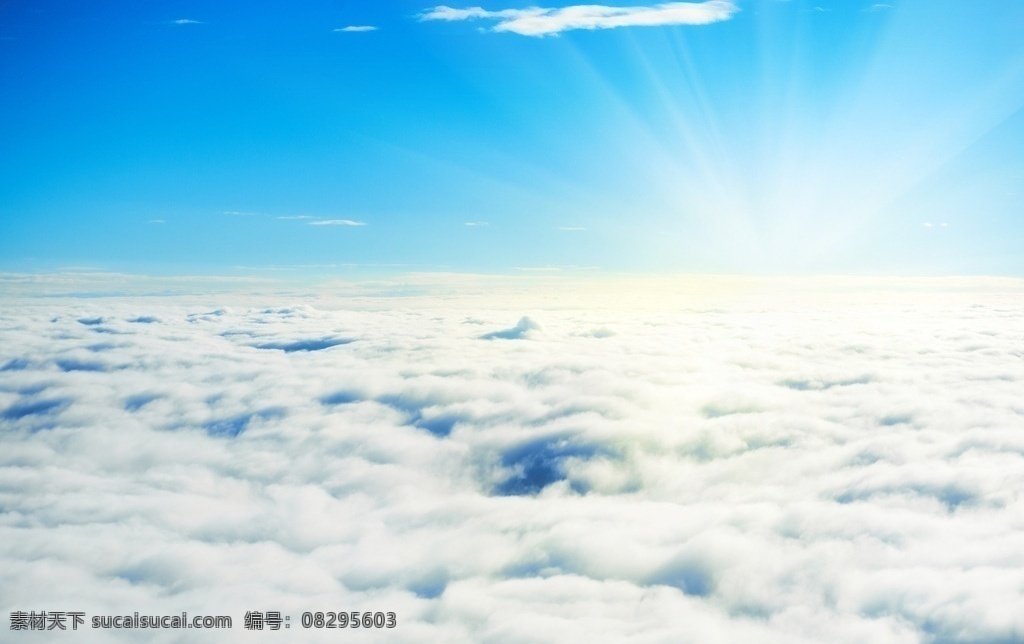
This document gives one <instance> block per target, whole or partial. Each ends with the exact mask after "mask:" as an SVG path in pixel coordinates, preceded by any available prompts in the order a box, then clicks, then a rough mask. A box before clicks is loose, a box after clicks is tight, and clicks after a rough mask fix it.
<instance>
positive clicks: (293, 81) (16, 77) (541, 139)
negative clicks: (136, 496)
mask: <svg viewBox="0 0 1024 644" xmlns="http://www.w3.org/2000/svg"><path fill="white" fill-rule="evenodd" d="M605 4H606V8H605V9H601V8H599V7H595V6H589V7H587V8H578V7H577V8H574V7H572V6H571V4H570V2H566V1H564V0H559V1H556V0H552V1H551V2H548V3H545V4H543V7H542V8H540V9H531V10H529V11H524V9H526V8H527V7H530V6H531V5H534V3H533V2H523V1H518V0H488V1H487V2H482V3H481V4H480V5H476V4H473V3H467V4H459V3H453V4H450V5H449V6H448V7H439V6H436V5H433V4H430V3H429V2H416V1H411V0H395V1H388V2H366V1H357V0H350V1H343V0H334V1H333V2H328V1H327V0H321V1H317V2H311V1H310V2H297V3H251V2H244V3H243V2H238V1H231V2H229V1H222V2H215V3H211V2H196V1H178V0H176V1H175V2H169V1H166V0H152V1H147V2H130V3H129V2H109V1H107V2H102V1H101V2H90V3H66V2H54V1H52V0H31V1H29V0H12V1H9V2H4V3H3V4H0V88H2V90H0V270H4V271H42V270H46V271H49V270H61V269H65V268H67V267H71V266H79V267H81V266H89V267H96V268H99V269H103V270H125V271H142V272H155V273H159V272H211V271H212V272H220V273H230V272H239V271H241V272H245V271H250V270H252V269H255V268H260V269H287V268H296V267H304V268H305V269H307V270H328V271H330V270H335V268H340V267H346V266H351V265H355V266H359V267H364V268H367V269H371V270H372V269H374V268H379V269H382V270H385V269H390V268H393V269H395V270H398V271H408V270H445V271H486V272H508V271H514V270H516V269H521V268H545V267H559V268H562V269H565V270H569V269H574V268H576V269H582V268H592V267H596V268H599V269H602V270H608V271H644V272H741V273H753V274H760V273H830V272H833V273H834V272H854V273H905V274H915V273H931V274H951V273H957V274H966V273H992V274H1006V275H1024V188H1022V187H1021V186H1024V109H1022V108H1024V37H1022V36H1021V34H1024V3H1022V2H1019V1H1017V0H976V1H971V2H963V1H962V0H958V1H950V0H890V1H889V2H886V3H873V2H871V1H863V2H862V1H860V0H812V1H803V0H790V1H783V0H734V1H732V2H730V1H729V0H712V1H711V2H705V3H697V4H688V3H667V4H661V5H657V4H642V3H641V1H640V0H632V1H631V2H613V1H611V0H608V1H607V2H606V3H605ZM534 6H535V5H534ZM332 267H334V268H332Z"/></svg>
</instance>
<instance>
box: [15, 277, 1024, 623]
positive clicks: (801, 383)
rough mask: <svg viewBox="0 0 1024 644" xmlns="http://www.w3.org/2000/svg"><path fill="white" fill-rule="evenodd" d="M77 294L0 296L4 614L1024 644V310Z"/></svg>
mask: <svg viewBox="0 0 1024 644" xmlns="http://www.w3.org/2000/svg"><path fill="white" fill-rule="evenodd" d="M86 279H87V278H86V277H83V276H72V277H67V276H48V278H47V279H43V277H41V276H36V277H35V278H34V280H28V281H27V282H26V281H25V280H20V281H19V279H18V278H16V276H0V296H2V297H3V301H4V304H5V306H4V308H3V311H2V312H0V433H2V436H3V440H4V449H3V450H2V451H0V480H2V481H3V485H2V486H0V505H2V507H3V508H4V512H3V513H0V584H2V586H3V588H4V590H5V592H4V593H3V598H2V599H0V612H3V613H4V614H9V613H10V611H15V610H39V609H41V608H43V607H51V608H48V609H49V610H84V611H86V612H87V614H88V615H97V614H123V613H126V612H127V613H129V614H130V613H131V612H132V611H134V610H136V609H139V608H141V609H143V610H145V611H147V612H151V613H154V614H156V613H167V614H176V613H179V612H181V611H183V610H184V611H189V612H190V613H193V614H211V613H212V614H217V613H227V614H231V615H233V617H234V620H235V628H234V629H233V630H232V631H231V632H228V633H225V632H223V631H221V632H216V633H214V632H210V633H202V632H197V633H196V632H190V634H189V635H190V637H189V641H198V642H211V641H237V642H244V641H247V640H248V639H250V637H249V635H250V634H249V633H247V632H246V631H244V630H243V629H242V628H241V627H240V625H241V623H242V617H243V616H244V614H245V611H247V610H281V611H282V612H284V613H285V614H286V615H290V616H291V621H292V624H293V625H292V629H295V628H300V624H299V620H300V616H301V613H302V612H303V611H309V610H337V609H338V607H339V606H341V605H343V606H345V607H348V608H350V609H351V610H393V611H395V612H396V613H397V614H398V618H399V625H400V626H399V628H398V629H395V630H393V631H388V632H387V633H386V634H385V637H386V639H387V640H388V641H397V642H422V641H445V642H477V641H548V640H552V641H553V640H557V641H566V642H585V641H626V642H628V641H695V642H696V641H723V642H727V641H757V642H780V643H781V642H813V641H838V642H863V641H873V642H874V641H878V642H905V641H906V642H909V641H932V640H934V641H1015V640H1017V639H1019V633H1021V632H1022V630H1024V599H1022V598H1021V594H1020V588H1021V586H1022V584H1024V567H1022V566H1021V565H1020V563H1021V561H1024V543H1022V542H1021V540H1020V538H1019V534H1020V519H1019V517H1020V516H1022V511H1024V506H1022V503H1024V437H1022V436H1021V435H1020V431H1019V430H1018V428H1019V427H1020V425H1021V418H1022V417H1024V406H1022V404H1021V401H1020V388H1021V384H1022V383H1024V362H1022V361H1021V351H1020V346H1021V334H1020V332H1019V330H1018V326H1019V320H1020V318H1021V316H1022V315H1024V307H1022V305H1021V301H1022V300H1021V294H1022V293H1024V282H1021V281H1020V280H989V279H971V280H953V279H944V280H936V281H902V282H896V281H885V280H846V281H840V280H830V281H823V282H821V283H820V284H815V283H813V282H812V283H807V282H792V283H790V282H786V283H779V284H768V285H765V284H764V283H758V282H746V281H742V280H735V279H731V278H718V279H709V280H706V281H700V280H670V279H666V280H664V281H661V282H657V281H645V282H617V281H614V280H608V279H595V280H592V281H587V280H580V281H578V282H563V281H560V279H561V278H558V277H557V276H556V277H552V276H548V275H540V276H533V277H530V278H519V280H518V281H517V280H513V279H511V278H496V279H485V278H479V277H474V276H451V277H450V278H449V280H448V281H446V282H444V283H443V284H438V283H437V281H438V278H436V277H435V278H433V279H434V282H435V283H434V284H433V286H430V285H429V284H428V280H427V278H426V277H417V276H408V277H407V278H403V279H402V280H401V284H402V285H413V286H416V287H417V289H418V290H419V291H420V292H422V293H423V295H422V296H420V297H415V298H408V297H406V298H401V299H398V298H393V297H387V298H375V297H367V296H366V294H365V293H363V292H357V293H356V295H353V296H351V297H337V296H333V295H328V293H334V292H336V290H335V289H331V288H319V287H317V288H309V287H303V288H301V289H296V291H295V294H294V295H289V296H283V295H280V294H278V293H280V292H281V291H282V290H289V289H282V288H280V286H278V287H272V288H268V289H266V290H265V291H263V292H262V293H263V294H253V291H254V290H256V289H254V288H253V287H252V286H251V284H249V283H245V284H242V285H239V286H237V287H235V288H234V289H230V290H224V289H222V290H218V291H216V292H210V291H208V290H207V288H206V285H205V282H202V283H199V284H200V285H201V286H200V287H199V288H196V289H195V290H196V291H197V293H196V294H193V295H187V296H177V297H169V296H165V295H163V292H164V291H165V290H166V285H165V284H164V283H163V282H160V283H157V284H154V285H151V287H150V290H149V291H148V292H154V293H160V294H161V296H160V297H102V298H96V297H66V296H65V297H54V296H53V295H54V293H53V292H50V291H48V290H46V289H47V288H50V286H52V288H54V289H71V288H72V287H74V289H77V290H83V291H88V290H89V289H87V288H85V287H84V286H82V284H83V281H84V280H86ZM93 279H94V280H95V281H96V282H97V283H98V284H100V285H102V286H103V287H105V288H108V289H109V288H110V287H109V284H110V283H111V281H112V280H114V281H116V282H118V283H125V282H130V279H129V277H127V276H112V275H105V276H93ZM75 280H77V281H75ZM546 280H553V282H552V283H551V284H550V288H548V289H545V288H543V285H544V284H545V283H546ZM25 284H29V285H30V286H32V288H33V289H34V291H35V295H32V294H29V295H26V291H25ZM525 284H528V285H531V286H530V288H529V289H524V288H523V285H525ZM588 284H589V286H588ZM48 285H50V286H48ZM69 285H70V286H69ZM538 285H540V286H538ZM645 285H646V288H647V289H648V290H647V291H645V290H644V289H645ZM193 286H195V283H194V284H193ZM392 286H394V285H392ZM179 288H180V285H179ZM379 288H380V291H379V292H382V293H387V292H388V290H387V289H386V288H385V287H383V286H381V287H379ZM140 289H141V287H140ZM759 289H760V290H759ZM57 292H59V291H57ZM480 293H484V294H485V295H479V294H480ZM44 294H45V296H43V295H44ZM730 294H731V295H730ZM526 312H528V313H529V317H523V314H524V313H526ZM516 319H519V320H520V322H519V323H518V324H516V325H515V326H513V327H511V328H508V325H509V324H510V323H511V322H512V321H514V320H516ZM539 327H543V331H542V332H541V330H540V328H539ZM491 329H495V330H498V331H492V332H491V333H490V334H484V332H487V331H489V330H491ZM482 334H484V335H482ZM497 334H505V335H497ZM488 335H489V336H491V337H489V338H488ZM485 338H487V339H485ZM594 615H600V616H601V619H600V620H595V619H593V616H594ZM176 635H177V634H176V633H173V632H165V633H157V634H156V636H155V640H154V641H166V642H172V641H177V640H178V639H180V638H176V637H175V636H176ZM124 636H125V634H124V633H117V632H114V631H110V632H101V631H91V632H90V640H89V641H96V642H100V643H103V642H120V641H124ZM160 636H163V639H160ZM367 637H369V638H370V639H374V637H373V636H372V635H370V634H367ZM302 639H303V641H307V640H308V641H336V640H337V637H336V634H333V633H330V632H326V631H325V632H323V633H316V632H313V631H312V630H310V631H308V632H307V631H303V637H302Z"/></svg>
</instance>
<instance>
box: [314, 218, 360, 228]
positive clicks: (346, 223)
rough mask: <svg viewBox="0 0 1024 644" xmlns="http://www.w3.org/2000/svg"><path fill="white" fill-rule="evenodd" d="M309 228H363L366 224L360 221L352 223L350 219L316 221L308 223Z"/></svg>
mask: <svg viewBox="0 0 1024 644" xmlns="http://www.w3.org/2000/svg"><path fill="white" fill-rule="evenodd" d="M309 225H310V226H365V225H366V223H365V222H362V221H354V220H352V219H318V220H317V221H311V222H309Z"/></svg>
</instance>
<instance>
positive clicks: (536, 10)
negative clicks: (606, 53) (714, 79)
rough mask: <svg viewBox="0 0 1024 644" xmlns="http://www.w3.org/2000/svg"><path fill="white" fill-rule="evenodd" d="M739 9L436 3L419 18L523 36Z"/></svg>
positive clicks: (711, 18) (717, 15)
mask: <svg viewBox="0 0 1024 644" xmlns="http://www.w3.org/2000/svg"><path fill="white" fill-rule="evenodd" d="M737 11H739V7H737V6H736V4H735V3H734V2H732V1H731V0H707V1H706V2H667V3H663V4H658V5H654V6H650V7H645V6H637V7H609V6H604V5H572V6H568V7H562V8H557V9H551V8H542V7H531V8H529V9H503V10H499V11H488V10H486V9H483V8H481V7H470V8H468V9H454V8H452V7H448V6H444V5H442V6H438V7H434V8H433V9H431V10H429V11H427V12H425V13H423V14H422V15H421V16H420V19H421V20H447V21H453V20H474V19H487V20H495V21H497V24H496V25H495V26H494V27H493V30H494V31H510V32H512V33H517V34H521V35H523V36H549V35H553V34H559V33H561V32H563V31H570V30H573V29H614V28H616V27H654V26H669V25H706V24H710V23H713V22H721V21H723V20H728V19H729V18H731V17H732V16H733V14H735V13H736V12H737Z"/></svg>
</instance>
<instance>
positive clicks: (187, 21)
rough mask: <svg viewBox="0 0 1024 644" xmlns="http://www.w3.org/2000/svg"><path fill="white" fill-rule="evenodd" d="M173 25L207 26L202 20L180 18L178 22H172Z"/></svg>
mask: <svg viewBox="0 0 1024 644" xmlns="http://www.w3.org/2000/svg"><path fill="white" fill-rule="evenodd" d="M171 24H172V25H202V24H205V23H204V22H203V21H202V20H191V19H189V18H178V19H177V20H172V21H171Z"/></svg>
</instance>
